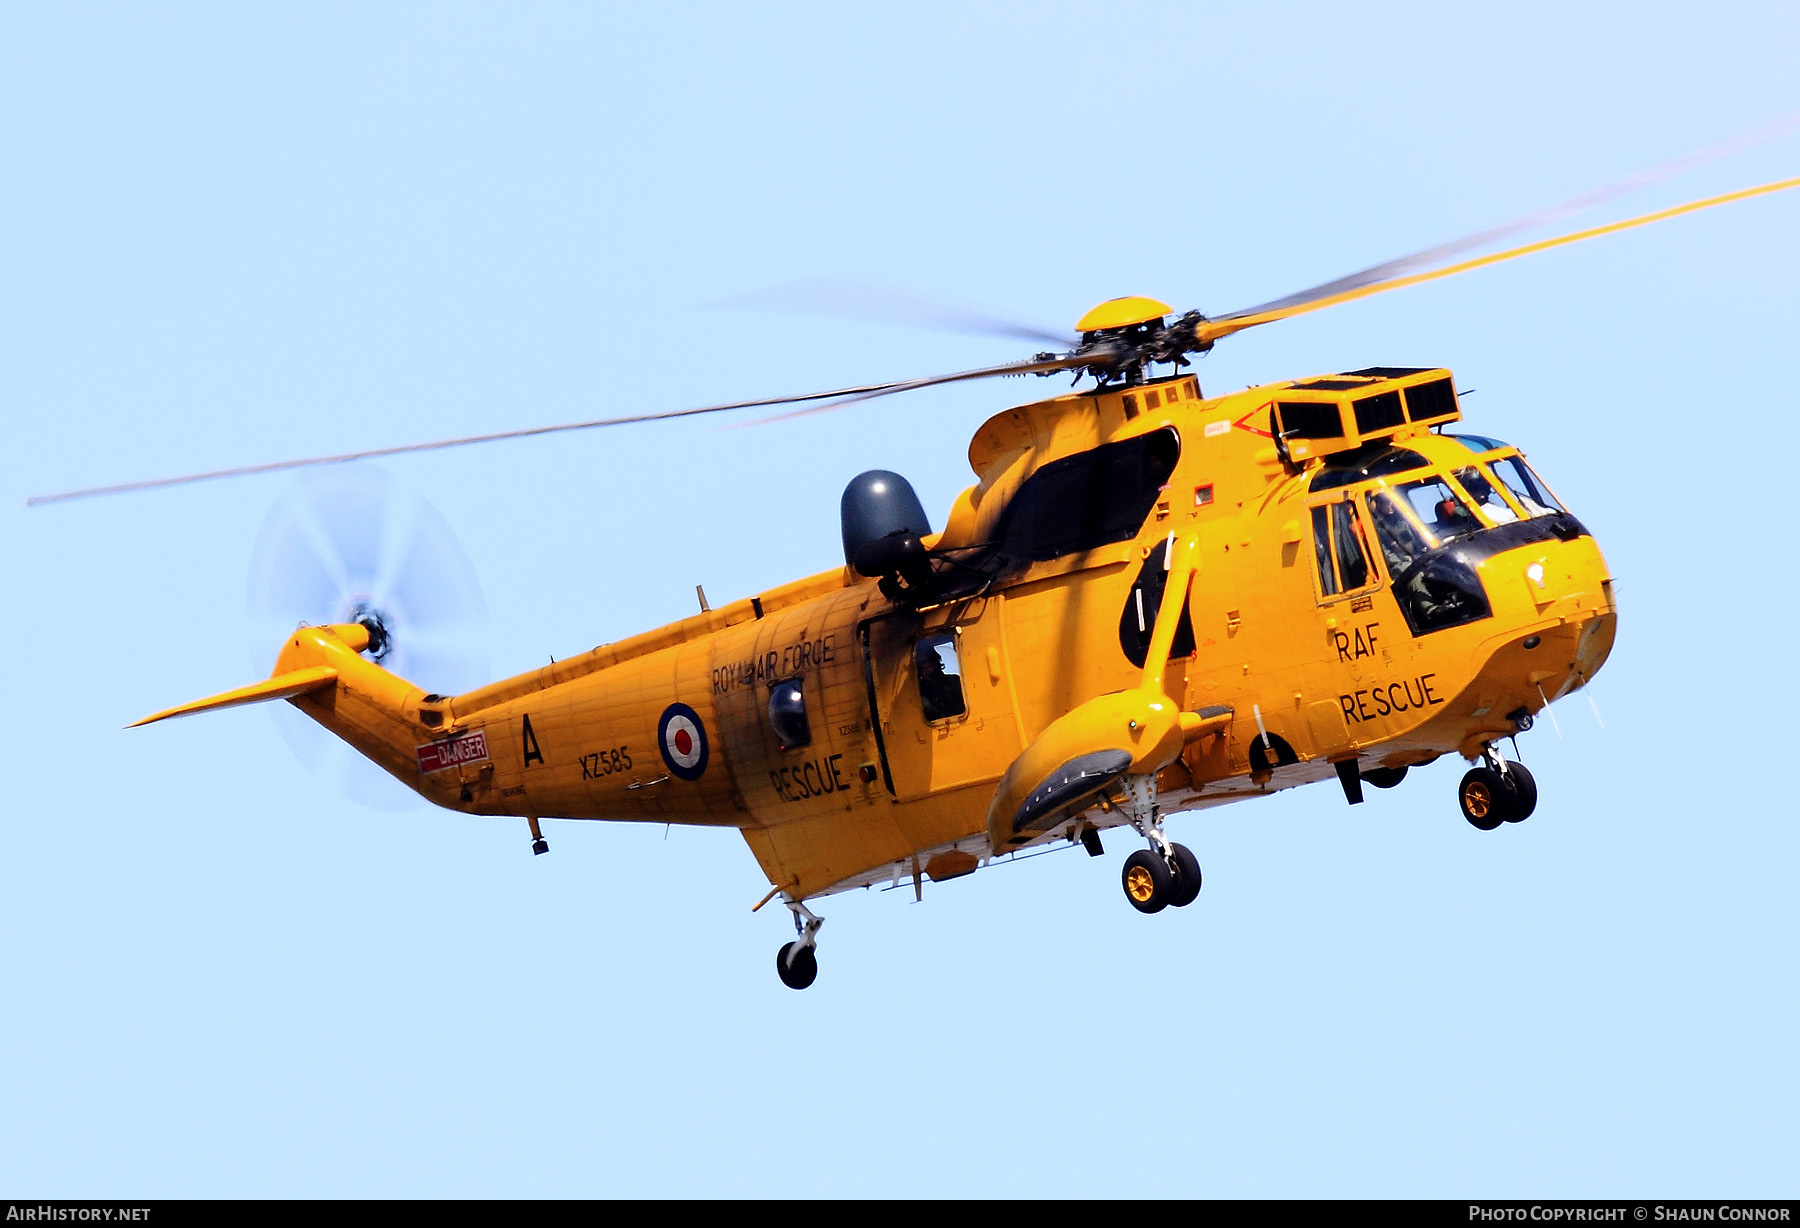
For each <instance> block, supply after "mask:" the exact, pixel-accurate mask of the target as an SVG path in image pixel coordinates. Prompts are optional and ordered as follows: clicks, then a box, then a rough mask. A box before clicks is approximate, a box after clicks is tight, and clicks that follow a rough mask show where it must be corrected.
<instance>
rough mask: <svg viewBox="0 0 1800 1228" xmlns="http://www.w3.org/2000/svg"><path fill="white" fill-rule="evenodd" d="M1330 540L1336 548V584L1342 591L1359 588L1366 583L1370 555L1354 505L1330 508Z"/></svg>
mask: <svg viewBox="0 0 1800 1228" xmlns="http://www.w3.org/2000/svg"><path fill="white" fill-rule="evenodd" d="M1331 540H1332V542H1333V544H1334V545H1335V546H1336V547H1337V565H1338V580H1339V581H1340V582H1341V583H1342V584H1343V586H1344V591H1345V592H1349V591H1351V590H1352V589H1358V588H1362V587H1363V586H1364V585H1365V584H1367V583H1368V582H1369V551H1368V546H1367V543H1365V542H1364V540H1363V527H1362V520H1361V518H1359V517H1358V516H1357V514H1356V504H1354V503H1350V502H1348V501H1346V502H1343V503H1333V504H1332V505H1331Z"/></svg>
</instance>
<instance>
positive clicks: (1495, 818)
mask: <svg viewBox="0 0 1800 1228" xmlns="http://www.w3.org/2000/svg"><path fill="white" fill-rule="evenodd" d="M1537 797H1538V794H1537V781H1535V780H1533V779H1532V777H1531V773H1530V772H1529V771H1527V770H1526V768H1525V765H1524V764H1522V763H1514V762H1512V761H1510V760H1508V761H1506V771H1505V772H1504V773H1502V772H1501V771H1500V770H1499V769H1497V768H1493V767H1489V766H1487V765H1485V764H1484V765H1482V766H1481V767H1475V768H1470V769H1469V771H1468V774H1467V775H1465V776H1464V777H1463V778H1462V784H1461V785H1459V786H1458V787H1457V790H1456V800H1457V801H1458V802H1459V803H1460V804H1461V805H1462V812H1463V818H1465V819H1467V820H1469V822H1470V823H1471V824H1472V825H1473V826H1475V827H1476V828H1478V829H1479V830H1481V831H1493V830H1494V829H1495V828H1496V827H1499V826H1500V824H1502V823H1521V822H1523V821H1525V820H1526V819H1528V818H1530V817H1531V812H1532V811H1533V810H1536V809H1537Z"/></svg>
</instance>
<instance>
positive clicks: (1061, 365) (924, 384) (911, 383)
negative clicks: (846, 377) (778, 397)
mask: <svg viewBox="0 0 1800 1228" xmlns="http://www.w3.org/2000/svg"><path fill="white" fill-rule="evenodd" d="M1094 360H1095V355H1094V354H1092V353H1089V354H1084V355H1082V356H1080V357H1077V356H1076V355H1074V354H1053V355H1050V356H1048V357H1045V358H1028V359H1026V360H1025V361H1023V362H1008V363H1001V364H1000V365H999V366H995V367H977V368H975V369H974V370H973V371H958V372H957V373H956V374H954V375H933V376H928V377H927V378H925V379H912V380H902V381H900V382H898V383H893V384H888V385H886V386H884V387H881V388H876V389H871V390H869V391H867V392H858V393H854V394H850V395H846V396H845V397H843V399H841V400H833V401H827V402H825V403H824V404H822V405H809V406H807V407H806V408H805V409H794V410H789V411H788V412H787V413H785V414H772V415H770V416H769V417H767V418H753V419H751V420H750V421H749V422H740V423H738V424H737V425H738V426H767V425H768V424H769V423H771V422H786V421H787V420H788V419H789V418H804V417H806V416H807V415H808V414H823V413H829V412H830V411H832V410H834V409H844V408H847V407H848V406H851V405H860V404H862V403H863V402H864V401H873V400H875V399H876V398H877V397H891V396H893V395H894V394H895V393H896V392H912V391H914V390H916V389H919V388H931V387H934V386H936V385H938V384H960V383H962V382H963V381H965V380H972V379H993V378H995V377H997V376H1005V375H1048V374H1050V373H1051V372H1053V371H1071V370H1074V369H1075V368H1076V367H1085V366H1087V365H1089V364H1090V363H1092V362H1093V361H1094Z"/></svg>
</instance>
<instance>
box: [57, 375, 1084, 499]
mask: <svg viewBox="0 0 1800 1228" xmlns="http://www.w3.org/2000/svg"><path fill="white" fill-rule="evenodd" d="M1070 365H1079V364H1074V363H1073V362H1072V360H1066V359H1063V358H1056V359H1051V360H1042V359H1031V360H1028V361H1025V362H1016V363H1005V364H1002V365H1000V366H997V367H983V368H980V369H978V370H974V371H961V372H957V373H955V374H952V375H934V376H930V377H928V378H925V379H913V380H891V381H888V382H886V383H880V384H859V385H856V386H853V387H850V388H837V389H833V390H832V391H830V392H809V393H806V394H804V395H801V396H791V397H761V398H758V399H756V400H751V401H726V402H723V403H721V404H718V405H700V406H696V407H694V408H691V409H668V410H662V411H660V412H657V413H650V414H626V415H623V416H620V417H617V418H595V419H592V420H591V421H587V422H565V423H562V424H560V425H557V426H534V427H529V428H527V429H525V430H518V431H493V432H490V433H489V434H485V435H464V436H461V437H459V438H456V439H437V440H432V441H430V442H428V443H408V444H398V445H395V446H393V447H387V448H365V449H363V450H362V451H360V452H339V453H335V454H333V455H330V456H309V457H305V458H302V459H298V460H282V461H268V462H265V463H263V464H260V465H238V466H235V467H233V468H230V469H213V470H209V471H207V472H205V473H189V474H184V475H182V476H180V477H172V478H151V479H148V480H145V481H138V482H120V483H117V484H115V485H112V486H90V487H87V488H85V489H82V490H66V491H63V492H61V493H59V494H54V495H32V496H31V497H30V498H28V499H26V500H25V506H26V507H39V506H42V505H44V504H49V503H66V502H69V501H70V500H74V499H87V498H92V497H94V496H97V495H122V494H129V493H132V492H135V491H142V490H157V489H160V488H162V487H165V486H185V485H187V484H189V483H191V482H210V481H213V480H215V479H217V478H235V477H248V476H250V475H251V474H258V473H279V472H281V471H283V470H287V469H304V468H307V467H308V466H312V465H336V464H341V463H343V462H345V461H353V460H371V459H374V458H377V457H382V456H399V455H401V454H403V453H407V452H434V451H438V450H440V449H443V448H460V447H464V446H466V445H468V444H475V443H493V442H496V441H498V440H502V439H527V438H530V437H531V436H534V435H553V434H557V433H559V432H563V431H586V430H592V429H594V428H596V427H602V426H626V425H629V424H631V423H634V422H660V421H663V420H665V419H668V418H691V417H694V416H695V415H698V414H716V413H722V412H724V411H726V410H731V409H756V408H759V407H762V406H770V405H793V404H796V403H800V402H806V401H833V402H835V403H834V404H833V405H832V406H831V408H834V409H835V408H838V407H839V406H841V405H849V404H854V403H855V402H857V401H862V400H868V399H870V398H872V397H878V396H886V395H888V394H889V393H893V392H908V391H911V390H912V389H914V388H928V387H930V386H931V385H933V384H951V383H957V382H959V381H962V380H971V379H986V378H988V377H990V376H995V375H1025V374H1029V373H1030V372H1033V371H1055V370H1064V369H1067V368H1068V367H1069V366H1070ZM839 398H847V399H842V400H840V399H839Z"/></svg>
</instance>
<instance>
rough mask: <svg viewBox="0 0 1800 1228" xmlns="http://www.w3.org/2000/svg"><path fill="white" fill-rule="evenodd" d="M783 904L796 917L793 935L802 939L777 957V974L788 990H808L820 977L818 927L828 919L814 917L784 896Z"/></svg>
mask: <svg viewBox="0 0 1800 1228" xmlns="http://www.w3.org/2000/svg"><path fill="white" fill-rule="evenodd" d="M782 903H784V904H786V905H787V906H788V911H790V912H792V913H793V914H794V932H795V933H796V934H798V935H800V937H798V938H796V939H795V940H794V941H793V942H790V943H788V944H787V945H786V946H784V947H782V948H781V950H779V951H777V952H776V953H775V974H776V975H777V976H779V977H780V978H781V983H782V984H783V985H786V986H787V987H788V988H789V989H805V988H806V987H807V986H808V985H811V984H812V983H813V982H814V981H815V980H817V979H818V976H819V956H818V952H817V951H816V950H815V948H816V946H817V945H818V940H819V927H820V926H821V925H824V924H825V918H823V917H820V916H817V915H815V914H814V913H813V911H812V909H810V908H808V907H807V906H806V905H805V904H803V903H801V902H800V901H799V900H790V899H787V898H786V897H785V896H784V897H783V898H782Z"/></svg>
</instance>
